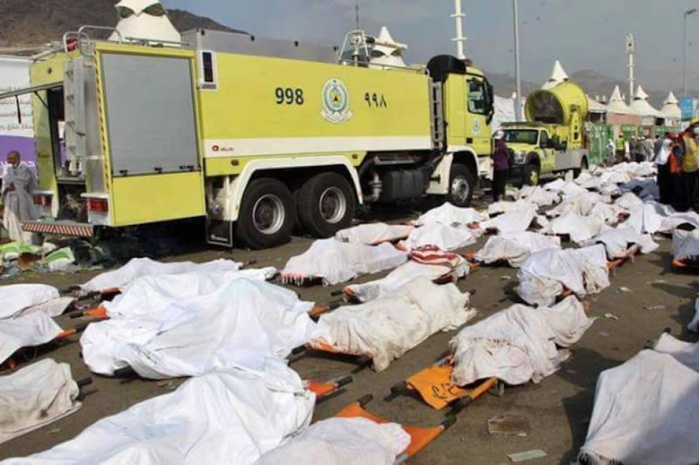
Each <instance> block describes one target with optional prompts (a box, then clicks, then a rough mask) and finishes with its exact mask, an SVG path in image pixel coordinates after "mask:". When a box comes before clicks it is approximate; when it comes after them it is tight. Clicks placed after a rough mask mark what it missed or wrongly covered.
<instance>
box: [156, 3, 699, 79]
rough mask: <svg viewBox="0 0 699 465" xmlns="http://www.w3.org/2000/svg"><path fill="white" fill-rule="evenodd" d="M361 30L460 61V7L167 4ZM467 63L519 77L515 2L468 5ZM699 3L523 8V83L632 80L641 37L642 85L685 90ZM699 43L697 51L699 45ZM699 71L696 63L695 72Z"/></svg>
mask: <svg viewBox="0 0 699 465" xmlns="http://www.w3.org/2000/svg"><path fill="white" fill-rule="evenodd" d="M355 3H358V4H359V7H360V26H361V28H362V29H365V30H366V31H367V32H368V33H369V34H374V35H376V34H378V31H379V29H380V27H381V26H382V25H386V26H388V28H389V30H390V31H391V33H392V35H393V37H394V38H395V39H396V40H397V41H398V42H402V43H406V44H407V45H408V47H409V49H408V52H407V53H406V61H407V62H409V63H424V62H426V61H427V60H428V59H429V58H430V57H431V56H434V55H438V54H444V53H452V54H454V53H455V45H454V43H453V42H452V40H451V39H452V37H454V35H455V29H454V20H453V19H452V18H451V17H450V15H451V14H452V13H453V10H454V2H453V1H452V0H358V1H356V0H163V4H164V5H165V6H166V7H168V8H177V9H186V10H188V11H191V12H193V13H197V14H200V15H205V16H209V17H210V18H212V19H214V20H216V21H218V22H220V23H222V24H225V25H227V26H230V27H234V28H238V29H243V30H245V31H247V32H250V33H252V34H254V35H257V36H261V37H270V38H278V39H289V40H299V41H302V42H303V41H307V42H314V43H320V44H328V45H341V44H342V41H343V39H344V34H345V33H346V32H347V31H349V30H351V29H354V28H355V26H356V20H355ZM462 3H463V9H464V12H465V13H466V18H465V31H466V36H467V38H468V41H467V42H466V55H467V56H468V57H470V58H472V59H473V60H474V62H475V65H476V66H478V67H479V68H481V69H483V70H485V71H486V72H492V73H503V74H511V75H514V53H513V50H514V34H513V8H512V4H513V2H512V0H463V1H462ZM692 7H699V1H697V0H519V11H520V13H519V15H520V48H521V67H522V77H523V79H525V80H530V81H533V82H543V81H545V80H546V79H547V78H548V76H549V75H550V73H551V69H552V67H553V62H554V60H556V59H559V60H561V62H562V64H563V67H564V68H565V69H566V71H568V73H573V72H575V71H580V70H585V69H588V70H595V71H598V72H600V73H603V74H606V75H609V76H612V77H615V78H619V79H625V78H626V77H627V76H628V71H627V63H628V57H627V55H626V53H625V38H626V35H627V34H628V33H629V32H633V33H634V34H635V36H636V58H635V61H636V72H635V74H636V79H637V82H638V83H640V84H642V85H643V86H644V87H646V88H649V89H655V90H665V89H671V88H675V89H677V88H680V87H681V86H682V69H683V60H682V55H683V51H682V45H683V22H684V16H683V15H684V11H686V10H687V9H689V8H692ZM687 24H688V30H687V37H688V41H687V42H688V44H689V45H688V50H689V52H688V57H689V59H688V76H689V86H690V87H692V88H699V12H697V13H696V14H695V15H693V16H689V18H688V21H687ZM694 43H696V46H695V45H694ZM692 61H694V62H695V63H692Z"/></svg>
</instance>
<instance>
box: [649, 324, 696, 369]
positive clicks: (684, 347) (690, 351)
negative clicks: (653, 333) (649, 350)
mask: <svg viewBox="0 0 699 465" xmlns="http://www.w3.org/2000/svg"><path fill="white" fill-rule="evenodd" d="M654 350H655V351H656V352H660V353H662V354H669V355H672V356H673V357H675V358H676V359H677V361H678V362H680V363H681V364H682V365H686V366H688V367H689V368H691V369H692V370H694V371H699V344H692V343H690V342H684V341H680V340H679V339H677V338H675V337H673V336H671V335H670V334H667V333H663V334H661V335H660V339H658V343H657V344H656V345H655V349H654Z"/></svg>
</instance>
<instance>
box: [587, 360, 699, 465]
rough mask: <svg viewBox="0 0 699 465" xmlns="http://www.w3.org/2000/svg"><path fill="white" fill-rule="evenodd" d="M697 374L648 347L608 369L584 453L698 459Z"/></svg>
mask: <svg viewBox="0 0 699 465" xmlns="http://www.w3.org/2000/svg"><path fill="white" fill-rule="evenodd" d="M697 430H699V374H697V372H696V371H694V370H693V369H691V368H689V367H687V366H685V365H683V364H682V363H680V362H679V361H678V360H676V359H675V358H674V357H673V356H671V355H668V354H661V353H658V352H655V351H652V350H644V351H642V352H641V353H639V354H638V355H636V356H635V357H633V358H632V359H631V360H629V361H628V362H626V363H624V364H623V365H620V366H618V367H616V368H612V369H610V370H605V371H603V372H602V374H601V375H600V377H599V380H598V381H597V391H596V393H595V407H594V409H593V411H592V419H591V421H590V426H589V428H588V431H587V439H586V441H585V445H583V447H582V449H581V453H580V458H585V457H589V458H592V459H594V460H596V461H593V462H591V463H595V464H596V463H600V464H608V463H624V464H633V465H658V464H663V465H690V464H696V463H699V441H697V440H696V433H697Z"/></svg>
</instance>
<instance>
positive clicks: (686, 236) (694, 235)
mask: <svg viewBox="0 0 699 465" xmlns="http://www.w3.org/2000/svg"><path fill="white" fill-rule="evenodd" d="M672 256H673V257H674V258H675V259H677V260H683V259H685V258H691V257H698V256H699V229H694V230H692V231H685V230H683V229H675V232H674V233H673V234H672Z"/></svg>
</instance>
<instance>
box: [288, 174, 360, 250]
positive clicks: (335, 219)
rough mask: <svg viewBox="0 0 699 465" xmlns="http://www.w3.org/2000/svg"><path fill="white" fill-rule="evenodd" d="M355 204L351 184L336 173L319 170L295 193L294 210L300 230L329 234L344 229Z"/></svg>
mask: <svg viewBox="0 0 699 465" xmlns="http://www.w3.org/2000/svg"><path fill="white" fill-rule="evenodd" d="M355 207H356V202H355V196H354V191H353V190H352V186H350V183H349V182H348V181H347V179H345V178H344V177H343V176H341V175H339V174H337V173H320V174H317V175H315V176H313V177H312V178H311V179H309V180H308V181H306V182H305V184H304V185H303V187H302V188H301V190H300V191H299V193H298V198H297V205H296V208H297V211H298V217H299V221H300V222H301V224H302V225H303V227H304V229H305V230H306V231H307V232H308V233H310V234H312V235H313V236H315V237H321V238H322V237H330V236H333V235H334V234H335V233H336V232H338V231H339V230H341V229H345V228H348V227H349V226H350V225H351V224H352V219H353V218H354V209H355Z"/></svg>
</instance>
